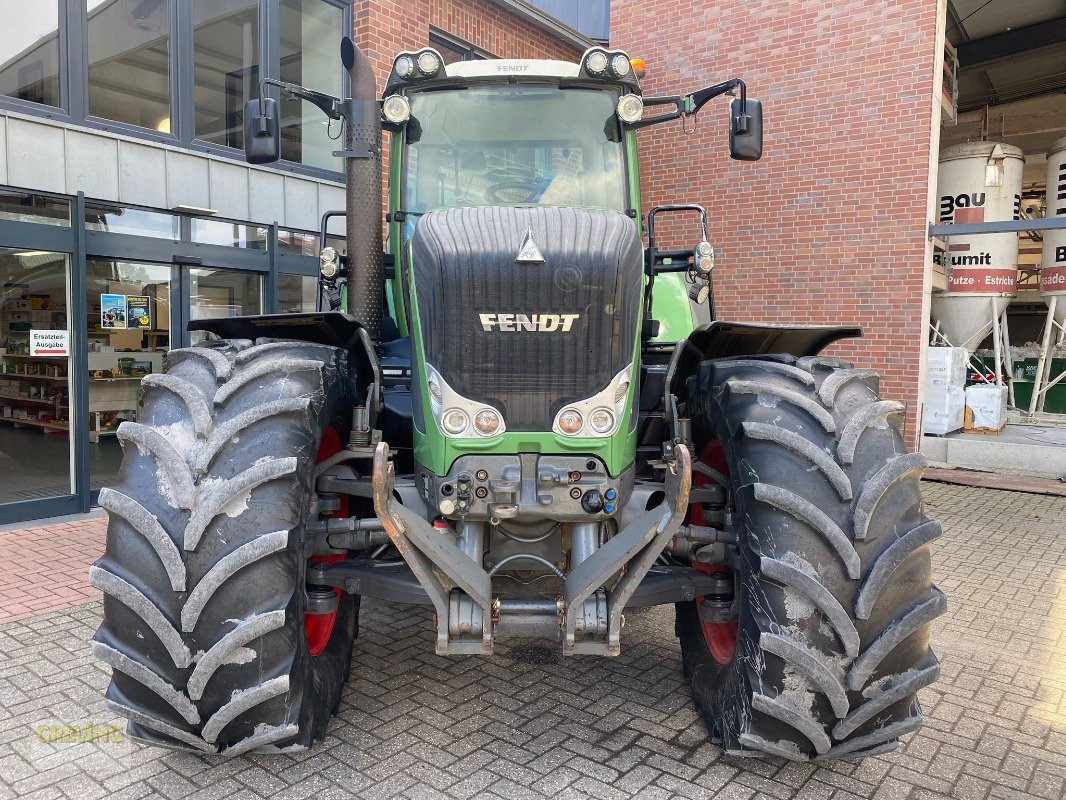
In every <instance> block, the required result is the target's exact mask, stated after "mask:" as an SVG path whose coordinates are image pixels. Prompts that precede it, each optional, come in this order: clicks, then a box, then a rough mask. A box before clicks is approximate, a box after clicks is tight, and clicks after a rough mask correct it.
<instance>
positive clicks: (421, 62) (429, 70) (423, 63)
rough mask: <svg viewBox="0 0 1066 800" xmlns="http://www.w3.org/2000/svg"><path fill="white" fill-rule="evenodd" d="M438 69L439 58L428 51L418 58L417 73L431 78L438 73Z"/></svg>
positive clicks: (439, 64) (439, 65)
mask: <svg viewBox="0 0 1066 800" xmlns="http://www.w3.org/2000/svg"><path fill="white" fill-rule="evenodd" d="M440 67H441V63H440V57H439V56H438V55H437V54H436V53H434V52H432V51H430V50H426V51H425V52H424V53H422V54H421V55H420V56H419V57H418V71H419V72H421V73H422V74H423V75H425V76H426V77H427V78H432V77H433V76H434V75H436V74H437V73H438V72H440Z"/></svg>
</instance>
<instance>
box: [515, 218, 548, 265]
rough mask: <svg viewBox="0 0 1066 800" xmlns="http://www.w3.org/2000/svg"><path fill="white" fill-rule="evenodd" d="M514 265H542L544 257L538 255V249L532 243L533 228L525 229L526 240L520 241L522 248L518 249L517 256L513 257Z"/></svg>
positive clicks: (534, 243) (535, 244)
mask: <svg viewBox="0 0 1066 800" xmlns="http://www.w3.org/2000/svg"><path fill="white" fill-rule="evenodd" d="M514 260H515V263H516V264H543V263H544V256H543V255H541V253H540V248H539V247H537V243H536V242H534V241H533V228H532V227H529V228H527V229H526V238H525V239H523V240H522V246H521V247H520V248H518V255H517V256H515V259H514Z"/></svg>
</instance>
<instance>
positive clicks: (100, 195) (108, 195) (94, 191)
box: [65, 130, 119, 201]
mask: <svg viewBox="0 0 1066 800" xmlns="http://www.w3.org/2000/svg"><path fill="white" fill-rule="evenodd" d="M65 161H66V172H67V175H66V187H67V188H66V191H67V193H68V194H76V193H77V192H85V196H86V197H90V198H95V199H98V200H112V201H114V200H118V199H119V193H118V142H117V141H115V140H114V139H112V138H110V137H107V136H95V135H93V134H91V133H82V132H81V131H75V130H68V131H67V132H66V159H65Z"/></svg>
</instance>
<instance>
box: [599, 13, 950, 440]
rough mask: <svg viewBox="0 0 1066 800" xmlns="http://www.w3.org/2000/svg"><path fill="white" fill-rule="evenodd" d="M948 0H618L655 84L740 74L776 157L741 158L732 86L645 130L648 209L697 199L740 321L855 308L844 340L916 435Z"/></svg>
mask: <svg viewBox="0 0 1066 800" xmlns="http://www.w3.org/2000/svg"><path fill="white" fill-rule="evenodd" d="M937 7H938V3H936V2H933V0H897V2H892V3H882V2H870V0H795V1H794V2H789V3H783V2H780V0H748V1H747V2H743V3H740V2H733V1H732V0H718V1H717V2H702V3H691V2H681V0H613V2H612V3H611V44H612V46H614V47H619V48H624V49H626V50H627V51H628V52H629V53H630V55H632V56H634V57H636V56H640V57H645V58H647V60H648V76H647V79H646V80H645V82H644V91H645V94H648V95H654V94H676V93H679V92H687V91H691V90H693V89H696V88H699V87H701V86H705V85H708V84H710V83H714V82H716V81H719V80H723V79H725V78H727V77H733V76H738V77H743V78H745V79H746V81H747V84H748V89H749V92H750V93H751V95H752V96H753V97H758V98H759V99H761V100H763V102H764V111H765V116H766V124H765V128H766V139H765V151H764V152H765V155H764V157H763V159H762V161H759V162H757V163H754V164H746V163H739V162H734V161H730V160H729V158H728V149H727V135H726V134H727V112H726V104H725V102H724V101H718V102H717V103H714V104H712V105H709V106H706V107H705V108H704V111H703V113H702V114H701V118H700V120H699V127H698V128H697V130H696V132H695V133H694V134H693V135H692V136H685V135H684V134H683V133H682V132H681V130H680V128H679V125H680V123H673V124H667V125H663V126H661V127H658V128H652V129H649V130H647V131H644V132H642V133H641V134H640V138H641V146H642V149H643V154H644V158H643V167H642V180H643V185H644V205H645V210H647V209H648V208H650V207H651V206H653V205H655V204H656V203H664V202H683V201H689V202H697V203H700V204H702V205H703V206H705V207H706V208H707V210H708V212H709V215H710V218H711V220H712V222H711V235H710V238H711V240H712V242H713V244H714V245H715V246H716V248H717V251H718V254H719V259H718V264H719V266H718V268H717V269H716V272H715V274H716V295H717V301H718V310H719V311H718V313H719V317H720V318H721V319H727V320H763V321H770V322H810V323H822V324H827V323H858V324H861V325H862V326H863V328H864V329H865V334H866V336H865V339H864V340H861V342H860V343H858V344H854V345H846V346H843V345H837V346H835V347H834V348H832V350H831V351H830V352H831V353H833V354H835V355H842V356H844V357H847V358H851V359H853V360H855V361H856V362H857V365H859V366H863V367H870V368H873V369H876V370H878V371H880V372H881V373H882V374H883V375H884V380H883V382H882V391H883V393H884V394H885V395H886V396H888V397H891V398H894V399H897V400H900V401H901V402H904V403H906V404H907V407H908V417H907V435H908V440H909V441H911V443H912V444H913V443H914V441H915V432H916V429H917V424H916V416H915V415H916V411H917V403H918V397H919V386H920V380H919V359H920V351H921V342H922V340H923V338H924V325H925V322H924V313H923V309H924V304H923V280H924V273H925V266H924V264H925V258H926V235H925V227H926V219H927V216H926V215H927V210H926V209H927V199H928V192H929V185H928V184H929V168H930V148H931V146H934V143H935V139H934V134H935V131H934V130H933V127H932V126H933V124H934V120H933V112H932V100H931V98H932V92H933V81H934V55H935V42H936V23H937Z"/></svg>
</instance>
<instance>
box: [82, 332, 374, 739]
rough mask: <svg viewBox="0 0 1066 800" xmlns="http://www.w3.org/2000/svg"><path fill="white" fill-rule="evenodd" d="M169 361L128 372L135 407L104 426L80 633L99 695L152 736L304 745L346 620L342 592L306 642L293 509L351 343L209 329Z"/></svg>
mask: <svg viewBox="0 0 1066 800" xmlns="http://www.w3.org/2000/svg"><path fill="white" fill-rule="evenodd" d="M167 365H168V369H167V372H165V373H163V374H157V375H149V376H148V377H146V378H145V379H144V381H143V382H142V385H143V387H144V393H145V403H144V408H143V413H142V415H141V419H140V421H138V422H125V423H123V424H122V425H121V426H120V428H119V430H118V438H119V440H120V442H121V443H122V447H123V452H124V455H123V462H122V468H121V472H120V477H119V482H118V484H117V485H115V486H114V487H111V488H107V489H103V490H102V491H101V492H100V500H99V502H100V505H101V506H102V507H104V508H105V509H107V511H108V513H109V515H110V521H109V523H108V532H107V547H106V551H105V554H104V556H103V557H102V558H101V559H100V560H99V561H97V562H96V564H95V565H94V566H93V567H92V569H91V573H90V579H91V581H92V583H93V585H95V586H96V587H97V588H99V589H101V590H102V591H103V593H104V618H103V624H102V625H101V627H100V630H99V631H98V632H97V634H96V636H95V637H94V639H93V643H92V649H93V653H94V654H95V655H96V657H97V658H99V659H100V660H101V661H103V662H105V663H106V664H108V665H109V666H110V667H111V671H112V679H111V684H110V686H109V687H108V689H107V700H108V705H109V707H110V708H111V710H113V711H114V712H116V713H117V714H120V715H122V716H124V717H126V718H128V720H129V724H128V728H127V730H128V733H129V735H130V736H131V737H132V738H134V739H138V740H141V741H145V742H148V743H151V744H155V745H157V746H162V747H171V748H177V749H189V750H196V751H202V752H206V753H222V754H223V755H227V756H233V755H238V754H240V753H244V752H249V751H257V752H276V751H277V750H279V749H302V748H305V747H309V746H310V745H311V743H312V742H313V741H315V740H317V739H320V738H322V736H324V735H325V732H326V727H327V725H328V723H329V718H330V715H331V713H334V712H335V710H336V708H337V705H338V704H339V700H340V693H341V689H342V687H343V683H344V681H345V679H346V677H347V674H348V669H349V665H350V663H351V653H352V643H353V640H354V638H355V635H356V625H357V619H358V598H354V597H351V596H349V595H341V596H340V597H339V598H338V599H339V606H338V607H337V609H336V611H335V616H333V617H331V619H330V626H331V631H330V633H329V634H328V641H327V640H326V639H325V638H322V637H321V634H320V638H321V641H322V644H321V646H320V647H315V648H312V647H311V646H309V641H308V638H309V637H308V635H307V633H306V630H310V627H309V626H308V627H307V628H306V630H305V614H306V613H307V611H308V596H307V593H306V591H305V583H304V581H305V572H306V566H307V563H308V558H309V557H310V555H311V553H310V552H309V549H308V548H309V545H308V543H307V542H305V541H304V537H303V535H302V534H303V526H304V524H305V523H306V522H307V521H308V511H309V501H310V497H311V490H312V488H313V486H312V481H313V474H312V473H313V470H314V466H315V462H316V460H317V458H318V456H319V448H320V446H322V443H323V440H324V439H330V440H333V441H336V440H337V439H338V437H339V438H340V440H341V441H344V440H345V439H346V437H347V435H348V431H349V426H350V419H351V409H352V407H353V405H355V402H356V389H355V383H354V376H353V375H352V372H351V367H350V365H349V360H348V354H347V353H346V352H345V351H343V350H339V349H336V348H332V347H325V346H322V345H315V344H307V343H299V342H281V341H269V340H266V341H261V342H260V343H258V344H253V343H252V342H250V341H247V340H230V341H226V340H223V341H215V342H209V343H207V344H205V345H202V346H198V347H190V348H186V349H181V350H175V351H173V352H171V353H169V354H168V355H167ZM316 608H317V607H316ZM313 616H315V615H313ZM316 619H317V617H316ZM317 627H318V628H319V629H321V627H322V626H321V625H319V626H317ZM313 650H317V651H318V652H317V654H315V653H314V652H313Z"/></svg>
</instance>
